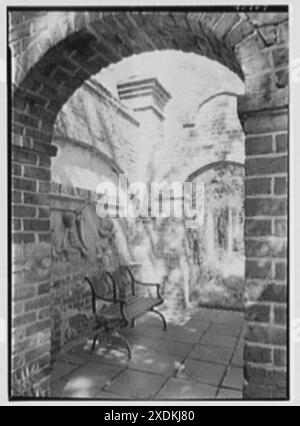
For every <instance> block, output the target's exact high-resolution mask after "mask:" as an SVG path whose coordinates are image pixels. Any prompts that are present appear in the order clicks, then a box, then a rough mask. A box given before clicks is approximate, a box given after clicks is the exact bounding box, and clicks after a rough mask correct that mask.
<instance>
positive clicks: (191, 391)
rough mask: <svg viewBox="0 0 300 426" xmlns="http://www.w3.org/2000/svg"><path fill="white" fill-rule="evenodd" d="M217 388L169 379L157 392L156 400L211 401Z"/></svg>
mask: <svg viewBox="0 0 300 426" xmlns="http://www.w3.org/2000/svg"><path fill="white" fill-rule="evenodd" d="M216 393H217V387H214V386H210V385H204V384H200V383H196V382H193V383H190V382H186V381H184V380H179V379H170V380H169V381H168V382H167V384H166V385H165V386H164V387H163V389H162V390H161V391H160V392H159V394H158V395H157V397H156V398H155V399H156V400H200V399H213V398H215V396H216Z"/></svg>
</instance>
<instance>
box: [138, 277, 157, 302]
mask: <svg viewBox="0 0 300 426" xmlns="http://www.w3.org/2000/svg"><path fill="white" fill-rule="evenodd" d="M135 284H137V285H140V286H142V287H156V290H157V297H158V298H159V299H162V297H161V294H160V287H161V284H158V283H143V282H142V281H138V280H135Z"/></svg>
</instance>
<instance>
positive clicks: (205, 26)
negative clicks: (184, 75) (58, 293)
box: [11, 12, 288, 397]
mask: <svg viewBox="0 0 300 426" xmlns="http://www.w3.org/2000/svg"><path fill="white" fill-rule="evenodd" d="M19 13H20V12H19ZM19 13H17V12H12V14H11V26H12V34H11V48H12V54H13V61H12V64H13V70H14V72H13V83H14V88H13V96H12V106H13V116H12V143H13V148H12V154H13V158H12V161H13V164H12V168H13V176H14V182H13V184H14V188H13V191H14V192H13V203H14V206H13V219H14V221H13V227H14V235H13V240H14V256H15V264H16V265H17V268H16V269H15V271H14V279H13V285H14V292H13V303H14V307H15V313H14V328H15V332H16V333H15V341H14V349H13V351H14V352H13V354H14V357H13V362H12V364H13V371H15V372H17V373H19V372H20V371H21V370H22V368H24V366H26V365H29V364H33V363H35V364H37V366H38V367H37V369H38V372H41V373H44V379H43V380H42V387H43V389H45V392H47V391H48V390H49V376H48V375H47V371H48V367H49V363H50V361H51V358H50V356H49V352H50V346H51V344H50V336H51V317H50V313H49V304H50V298H51V290H50V288H51V285H52V278H51V274H52V261H53V247H52V248H51V232H50V229H51V223H50V215H51V197H50V194H51V192H52V185H51V179H52V176H51V157H55V156H56V153H57V149H56V147H55V146H54V145H53V144H52V141H53V136H54V134H53V129H54V123H55V121H56V119H57V115H58V114H59V112H60V111H61V110H62V107H63V106H64V105H65V104H66V103H67V102H68V100H69V99H70V98H71V97H72V96H73V95H74V93H75V91H76V90H77V89H78V88H80V87H81V86H82V85H83V83H84V82H85V81H87V80H90V79H91V77H92V76H94V75H95V74H97V73H98V72H99V71H100V70H101V69H103V68H105V67H106V66H108V65H109V64H111V63H117V62H118V61H120V60H121V59H123V58H125V57H129V56H131V55H133V54H138V53H143V52H147V51H153V50H166V49H175V50H179V51H182V52H186V53H195V54H200V55H202V56H206V57H208V58H210V59H212V60H216V61H218V62H220V63H221V64H223V65H225V66H226V67H227V68H229V69H230V70H232V71H233V72H235V73H236V74H237V75H239V76H240V77H245V78H246V88H247V92H246V95H245V96H243V97H241V98H240V99H239V110H238V111H239V115H240V117H241V119H242V122H243V127H244V131H245V133H246V135H247V140H246V153H247V164H246V171H247V182H246V203H245V208H246V219H247V220H246V236H247V240H246V256H247V261H246V280H247V285H246V296H247V299H248V301H249V302H250V303H249V306H248V308H247V315H246V316H247V320H248V324H249V326H248V329H247V333H246V342H247V344H246V354H245V366H246V369H245V371H246V373H245V379H246V385H245V393H244V395H245V396H248V397H255V393H256V392H259V394H260V395H268V396H270V397H276V396H277V397H278V396H279V397H282V395H286V385H285V383H286V366H285V364H284V356H285V355H286V342H285V334H284V327H285V322H284V321H283V320H282V315H284V311H285V306H286V285H285V284H286V273H285V271H286V254H285V252H286V207H287V204H286V203H287V200H286V189H285V187H286V164H287V163H286V151H287V143H286V142H287V106H288V103H287V78H286V76H287V68H286V66H287V57H288V55H287V48H286V45H287V28H288V25H287V15H286V14H285V13H283V14H282V13H278V14H276V13H275V14H272V17H271V16H270V17H268V16H267V18H265V17H263V16H261V14H255V13H253V14H251V13H242V14H239V13H228V14H226V13H225V14H221V15H220V16H219V17H218V19H217V21H215V19H214V18H215V17H216V15H214V14H209V13H204V14H202V13H199V14H197V13H177V12H170V13H165V12H163V13H160V12H158V13H152V12H149V13H146V14H145V13H141V12H136V13H135V12H130V13H129V12H128V13H125V12H117V13H110V12H107V13H102V12H86V13H83V12H74V13H73V12H72V13H69V12H57V13H53V12H44V13H40V14H39V13H37V14H36V15H34V14H33V16H32V17H31V18H30V19H32V28H34V29H35V30H32V33H30V36H29V37H28V39H26V43H24V44H22V46H23V47H22V48H18V43H14V42H15V39H14V37H15V32H16V31H15V32H14V27H17V26H18V25H21V26H23V27H22V28H26V25H27V24H28V22H27V21H26V20H23V17H21V18H20V15H19ZM22 13H23V12H22ZM212 15H213V16H212ZM254 15H255V16H254ZM257 15H258V16H257ZM217 24H218V25H217ZM266 27H267V28H268V29H270V30H274V28H276V34H277V36H276V38H274V39H273V38H272V37H270V33H268V34H269V37H270V38H269V37H268V36H267V35H268V34H267V35H266V33H265V28H266ZM266 37H267V39H266ZM24 46H25V47H24ZM270 58H272V61H271V62H270ZM241 69H243V73H242V71H241ZM214 100H215V101H217V100H219V99H217V98H214ZM205 107H206V105H203V108H205ZM189 124H190V123H185V125H186V127H185V128H188V127H189ZM73 139H75V140H73V143H76V138H73ZM58 144H59V142H58ZM121 145H122V144H121ZM77 150H78V152H79V151H80V147H79V146H78V144H77ZM91 152H92V150H91ZM93 152H94V154H95V155H98V154H99V157H101V158H102V159H103V158H104V159H105V161H104V162H105V164H106V166H107V167H108V168H109V167H112V169H113V170H112V172H113V173H114V170H115V164H117V165H118V166H119V167H120V162H119V161H116V156H115V151H105V152H103V150H101V149H100V153H99V152H98V151H97V154H96V151H95V150H94V151H93ZM60 153H61V154H62V155H65V159H66V160H67V159H68V160H69V159H70V158H69V157H68V152H67V150H65V151H64V147H63V142H62V143H61V146H60ZM118 155H120V157H122V155H121V154H120V153H118ZM269 156H270V158H269ZM120 157H118V158H120ZM125 157H126V155H125ZM125 157H124V158H123V162H122V166H123V164H126V162H128V161H129V162H130V158H129V159H128V157H127V158H125ZM251 157H252V158H251ZM254 157H255V158H254ZM274 158H275V159H274ZM219 160H220V159H219V158H217V159H214V160H213V161H211V162H214V161H219ZM226 160H227V158H226ZM230 161H236V159H231V160H230ZM77 162H78V169H80V167H81V166H83V167H84V158H83V159H82V163H81V164H80V153H79V154H78V158H77ZM106 166H105V167H106ZM53 167H54V168H55V162H54V163H53ZM123 168H124V167H121V169H123ZM198 168H199V166H198ZM196 169H197V167H194V166H193V169H192V170H189V169H188V168H187V169H186V170H185V172H184V173H185V175H184V176H186V175H190V174H191V173H192V172H193V171H194V170H196ZM54 170H55V169H54ZM61 172H62V171H61V170H60V166H59V157H58V162H57V163H56V176H57V177H59V175H60V173H61ZM66 176H67V174H66V173H64V174H63V173H61V175H60V178H61V179H65V178H66ZM184 176H183V177H184ZM72 179H74V175H72ZM90 179H91V182H92V179H93V177H92V175H90ZM75 180H76V179H75ZM80 185H81V184H80ZM77 195H78V194H77ZM89 195H90V194H88V193H83V194H82V197H81V198H82V200H85V199H86V198H88V197H89ZM68 196H69V198H71V201H72V197H74V193H71V194H68ZM68 202H70V200H69V201H68ZM76 209H77V207H76ZM106 231H107V232H108V234H109V229H108V230H106ZM91 233H92V231H91ZM257 236H260V237H262V241H258V240H257ZM52 246H53V244H52ZM270 279H272V280H273V279H274V280H275V284H273V283H272V284H270ZM255 289H256V290H255ZM275 294H276V295H277V296H276V297H275ZM263 295H264V296H263ZM278 295H280V296H278ZM262 296H263V298H261V297H262ZM275 299H276V300H275ZM257 300H259V301H260V302H263V306H264V307H263V313H262V311H261V305H260V303H256V301H257ZM278 305H279V306H278ZM71 309H75V310H76V307H75V308H74V307H71ZM281 314H282V315H281ZM274 317H275V318H276V319H275V323H274V321H273V320H272V318H274ZM75 322H76V321H75ZM77 322H78V323H79V326H80V324H81V317H78V318H77ZM267 325H268V326H269V329H270V330H271V331H270V333H271V335H272V339H271V340H272V342H270V339H269V338H267V337H266V338H264V339H263V344H264V345H265V346H266V348H265V349H266V352H264V353H265V354H267V353H268V354H269V357H268V356H267V355H266V357H267V358H263V360H264V361H266V362H263V367H262V366H261V363H259V362H257V358H256V355H255V353H256V352H255V350H256V344H257V342H260V340H259V336H261V335H262V332H263V331H265V329H266V326H267ZM65 331H66V333H68V330H65ZM24 333H25V334H24ZM260 343H261V342H260ZM273 344H276V345H278V347H277V349H276V348H275V349H274V347H273V346H272V345H273ZM37 345H38V347H36V346H37ZM276 351H277V352H278V351H279V352H280V355H281V356H282V357H281V358H280V360H281V361H280V360H279V358H278V357H275V353H276V354H277V355H278V353H277V352H276ZM270 357H271V361H270V362H269V358H270ZM278 363H280V365H278ZM253 364H254V365H253ZM260 369H262V370H263V374H264V377H265V379H264V382H263V383H260V382H259V383H258V382H257V379H256V378H257V372H258V371H260ZM268 371H271V372H272V374H273V372H274V371H276V372H278V371H279V373H278V374H279V375H280V377H281V378H282V386H280V387H279V388H278V386H277V385H276V383H274V381H272V380H271V379H270V380H269V379H268V377H269V375H268V373H266V372H268Z"/></svg>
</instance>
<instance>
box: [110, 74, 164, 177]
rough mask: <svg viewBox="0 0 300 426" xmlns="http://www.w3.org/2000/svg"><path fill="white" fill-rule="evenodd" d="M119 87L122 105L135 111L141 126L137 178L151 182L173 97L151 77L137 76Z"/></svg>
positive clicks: (138, 142) (138, 143) (137, 144)
mask: <svg viewBox="0 0 300 426" xmlns="http://www.w3.org/2000/svg"><path fill="white" fill-rule="evenodd" d="M117 87H118V93H119V98H120V100H121V102H122V103H123V104H124V105H126V106H127V108H129V109H131V110H132V111H134V113H135V117H136V119H137V120H138V121H139V123H140V138H139V140H138V141H136V150H137V152H138V164H137V176H138V177H139V179H141V180H143V181H145V182H146V183H148V182H149V180H151V179H153V178H154V176H155V164H154V162H155V160H154V156H155V153H156V152H157V150H159V149H160V148H161V147H162V145H163V143H164V136H165V135H164V121H165V115H164V112H165V107H166V105H167V103H168V102H169V101H170V100H171V95H170V94H169V93H168V92H167V90H166V89H164V87H163V86H162V85H161V84H160V83H159V81H158V80H157V79H156V78H152V77H144V78H136V77H134V78H131V79H129V80H127V81H126V82H123V83H120V84H118V86H117Z"/></svg>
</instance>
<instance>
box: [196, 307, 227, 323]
mask: <svg viewBox="0 0 300 426" xmlns="http://www.w3.org/2000/svg"><path fill="white" fill-rule="evenodd" d="M219 313H220V311H218V310H216V309H203V308H200V309H199V311H198V312H195V313H194V314H193V315H192V317H191V320H195V321H205V322H212V321H213V320H215V319H216V318H217V316H218V315H219Z"/></svg>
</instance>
